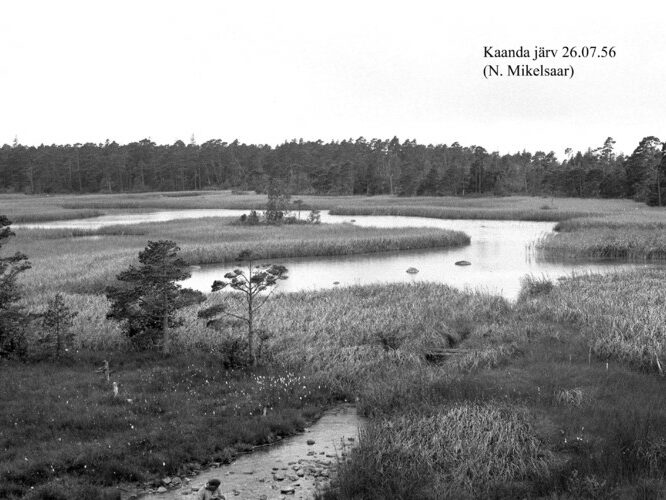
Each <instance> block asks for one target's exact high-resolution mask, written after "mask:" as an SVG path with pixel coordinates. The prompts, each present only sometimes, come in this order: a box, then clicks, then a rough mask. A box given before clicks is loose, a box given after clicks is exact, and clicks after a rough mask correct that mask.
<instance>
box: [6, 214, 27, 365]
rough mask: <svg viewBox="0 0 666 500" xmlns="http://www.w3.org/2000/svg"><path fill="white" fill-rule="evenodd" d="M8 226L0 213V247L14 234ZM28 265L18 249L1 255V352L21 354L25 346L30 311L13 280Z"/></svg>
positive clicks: (25, 269) (8, 223)
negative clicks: (7, 254)
mask: <svg viewBox="0 0 666 500" xmlns="http://www.w3.org/2000/svg"><path fill="white" fill-rule="evenodd" d="M10 226H11V222H10V221H9V219H7V217H5V216H4V215H0V248H2V245H3V241H5V240H8V239H9V238H11V237H12V236H14V232H13V231H12V230H11V229H10ZM28 269H30V263H29V262H28V258H27V257H26V256H25V255H23V254H22V253H20V252H16V253H15V254H14V255H10V256H8V257H0V356H1V355H9V354H18V355H22V354H23V353H24V351H25V348H26V346H25V339H24V335H23V332H24V328H25V326H26V324H27V322H28V320H29V315H28V314H27V313H26V312H25V310H24V308H23V307H21V306H19V305H18V301H19V300H20V298H21V290H20V288H19V286H18V284H17V283H16V280H17V278H18V276H19V274H21V273H22V272H24V271H27V270H28Z"/></svg>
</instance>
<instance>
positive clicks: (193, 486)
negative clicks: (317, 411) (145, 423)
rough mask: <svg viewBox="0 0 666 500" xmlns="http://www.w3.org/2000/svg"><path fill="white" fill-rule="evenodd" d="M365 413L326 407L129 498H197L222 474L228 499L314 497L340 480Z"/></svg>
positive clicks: (224, 491)
mask: <svg viewBox="0 0 666 500" xmlns="http://www.w3.org/2000/svg"><path fill="white" fill-rule="evenodd" d="M360 424H361V419H360V417H359V416H358V414H357V413H356V409H355V408H354V407H353V406H339V407H336V408H334V409H332V410H328V411H326V412H325V413H324V414H323V415H322V417H321V418H320V419H319V420H318V421H317V422H316V423H314V424H313V425H312V426H311V427H309V428H307V429H306V430H305V432H304V433H302V434H298V435H296V436H292V437H289V438H286V439H284V440H282V441H280V442H279V443H276V444H274V445H271V446H267V447H263V448H258V449H256V450H255V451H253V452H251V453H248V454H246V455H242V456H240V457H239V458H238V459H237V460H235V461H234V462H232V463H231V464H228V465H223V464H217V465H216V466H213V467H211V468H210V469H208V470H205V471H202V472H201V473H199V474H197V475H196V476H193V477H168V478H163V480H162V485H161V486H160V487H159V488H153V489H150V490H148V491H144V492H134V493H132V494H125V495H123V498H125V499H130V498H140V499H141V500H144V499H154V500H157V499H159V500H167V499H170V500H172V499H188V498H193V497H194V496H195V495H194V494H195V492H196V491H198V490H199V488H201V486H203V485H204V484H206V482H207V481H209V480H210V479H214V478H217V479H219V480H220V481H221V482H222V484H221V486H220V490H221V491H222V492H223V493H224V495H225V496H226V498H227V500H231V499H239V500H241V499H242V500H244V499H253V500H260V499H263V500H276V499H280V498H284V499H291V498H295V499H303V500H305V499H311V498H314V495H315V493H316V492H317V491H321V490H323V489H325V488H327V487H328V486H329V485H330V484H331V482H332V481H335V477H336V469H337V465H338V462H339V461H340V460H343V459H344V458H345V456H346V455H347V454H348V453H349V451H350V449H351V447H352V446H353V445H354V443H356V440H357V436H358V429H359V425H360Z"/></svg>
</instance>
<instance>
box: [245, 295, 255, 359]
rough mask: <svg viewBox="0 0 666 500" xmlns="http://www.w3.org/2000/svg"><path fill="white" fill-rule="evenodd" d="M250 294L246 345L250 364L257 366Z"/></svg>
mask: <svg viewBox="0 0 666 500" xmlns="http://www.w3.org/2000/svg"><path fill="white" fill-rule="evenodd" d="M252 312H253V311H252V295H251V294H250V297H249V300H248V302H247V345H248V349H249V350H250V359H251V360H252V366H257V356H256V355H255V353H254V330H253V324H252V319H253V318H252Z"/></svg>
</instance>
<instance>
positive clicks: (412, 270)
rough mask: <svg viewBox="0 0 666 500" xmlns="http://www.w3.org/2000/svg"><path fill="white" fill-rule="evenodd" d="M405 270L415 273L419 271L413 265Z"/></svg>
mask: <svg viewBox="0 0 666 500" xmlns="http://www.w3.org/2000/svg"><path fill="white" fill-rule="evenodd" d="M407 272H408V273H409V274H416V273H418V272H419V270H418V269H416V268H415V267H410V268H408V269H407Z"/></svg>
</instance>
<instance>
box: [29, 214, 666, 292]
mask: <svg viewBox="0 0 666 500" xmlns="http://www.w3.org/2000/svg"><path fill="white" fill-rule="evenodd" d="M243 213H247V210H226V209H217V210H213V209H211V210H170V211H161V212H153V213H147V214H124V215H105V216H102V217H95V218H90V219H77V220H70V221H55V222H47V223H37V224H24V225H23V226H22V227H52V228H63V227H76V228H88V229H94V228H98V227H102V226H107V225H117V224H139V223H142V222H160V221H168V220H175V219H196V218H202V217H239V216H240V215H241V214H243ZM321 220H322V222H323V223H352V224H355V225H358V226H366V227H368V226H375V227H386V228H400V227H432V228H442V229H453V230H458V231H463V232H465V233H467V234H468V235H469V236H470V237H471V239H472V242H471V244H470V245H468V246H465V247H459V248H451V249H429V250H410V251H401V252H385V253H374V254H364V255H352V256H342V257H312V258H298V259H272V260H271V263H274V264H283V265H285V266H287V268H288V270H289V273H288V275H289V278H288V279H287V280H284V281H281V282H280V285H279V288H278V290H279V291H282V292H294V291H300V290H315V289H321V288H332V287H336V286H349V285H364V284H370V283H396V282H415V281H434V282H438V283H445V284H447V285H451V286H454V287H456V288H460V289H475V290H482V291H487V292H489V293H494V294H501V295H503V296H504V297H506V298H508V299H515V298H516V297H517V295H518V292H519V290H520V280H521V278H522V277H523V276H525V275H530V274H531V275H534V276H546V277H548V278H550V279H557V278H559V277H562V276H568V275H571V274H572V273H577V274H582V273H589V272H595V273H597V272H601V273H606V272H616V271H620V270H625V269H633V268H644V267H654V266H655V264H640V263H623V262H616V261H606V262H590V261H584V262H583V261H581V262H547V261H544V260H543V259H539V258H538V256H537V255H536V254H535V252H534V250H533V246H534V243H535V242H536V241H537V240H538V239H539V238H542V237H544V236H545V235H547V234H548V233H550V232H552V230H553V227H554V226H555V224H554V223H552V222H525V221H493V220H445V219H429V218H425V217H399V216H337V215H330V214H329V213H328V212H327V211H322V214H321ZM16 227H20V226H19V225H17V226H16ZM461 260H465V261H468V262H470V263H471V265H469V266H464V267H462V266H457V265H455V263H456V262H457V261H461ZM410 267H413V268H416V269H418V271H419V272H418V273H416V274H409V273H407V272H406V271H407V269H408V268H410ZM232 268H233V266H230V265H211V266H202V267H195V268H194V269H193V270H192V277H191V278H190V279H188V280H186V281H185V282H184V283H183V284H184V285H185V286H188V287H191V288H195V289H197V290H201V291H204V292H209V291H210V286H211V284H212V283H213V281H214V280H216V279H220V278H222V277H223V276H224V274H225V273H226V272H227V271H229V270H231V269H232Z"/></svg>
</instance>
